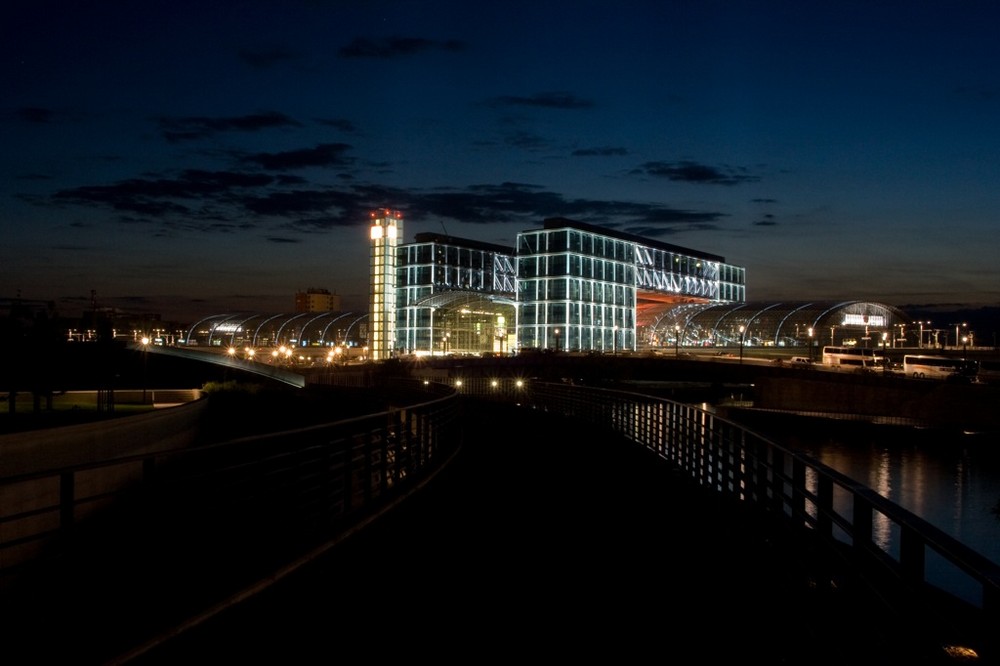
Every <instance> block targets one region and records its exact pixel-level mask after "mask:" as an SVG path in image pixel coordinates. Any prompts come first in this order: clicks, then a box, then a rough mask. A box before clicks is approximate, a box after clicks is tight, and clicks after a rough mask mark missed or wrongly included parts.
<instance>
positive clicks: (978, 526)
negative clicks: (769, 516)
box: [771, 424, 1000, 565]
mask: <svg viewBox="0 0 1000 666" xmlns="http://www.w3.org/2000/svg"><path fill="white" fill-rule="evenodd" d="M790 430H791V429H790ZM771 438H772V439H774V440H775V441H778V442H780V443H782V444H784V445H786V446H788V447H789V448H792V449H796V450H800V451H803V452H805V453H807V454H809V455H810V456H812V457H813V458H815V459H817V460H819V461H820V462H822V463H823V464H825V465H827V466H829V467H832V468H833V469H835V470H837V471H838V472H840V473H842V474H844V475H846V476H848V477H850V478H852V479H854V480H855V481H858V482H859V483H862V484H864V485H866V486H868V487H869V488H871V489H873V490H875V491H876V492H878V493H879V494H880V495H882V496H883V497H885V498H887V499H889V500H891V501H892V502H894V503H896V504H898V505H899V506H902V507H904V508H906V509H908V510H909V511H912V512H913V513H915V514H916V515H918V516H920V517H921V518H923V519H924V520H926V521H928V522H929V523H931V524H932V525H934V526H935V527H937V528H939V529H941V530H942V531H944V532H946V533H948V534H950V535H951V536H953V537H954V538H956V539H958V540H959V541H961V542H962V543H964V544H966V545H967V546H969V547H971V548H973V549H974V550H976V551H978V552H979V553H981V554H982V555H984V556H986V557H988V558H989V559H991V560H993V561H994V562H998V563H1000V517H998V514H997V513H996V508H997V506H998V502H1000V438H998V437H996V436H992V437H990V436H982V435H980V436H973V435H963V434H960V433H954V434H941V433H932V432H930V431H920V430H912V429H900V428H890V427H888V426H864V427H859V426H850V427H833V428H831V427H829V424H827V425H826V426H823V427H810V428H796V429H795V432H794V434H792V433H789V432H784V433H782V434H781V435H775V434H772V435H771ZM873 537H874V539H875V541H876V543H878V545H879V546H880V547H882V548H883V549H885V550H887V551H889V552H897V550H898V539H899V536H898V530H891V529H890V525H889V521H888V519H886V518H884V517H882V516H881V515H880V514H877V515H876V516H875V523H874V534H873ZM929 565H930V560H929Z"/></svg>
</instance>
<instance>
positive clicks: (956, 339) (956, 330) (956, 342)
mask: <svg viewBox="0 0 1000 666" xmlns="http://www.w3.org/2000/svg"><path fill="white" fill-rule="evenodd" d="M967 325H968V324H966V323H965V322H962V323H961V324H955V349H958V342H959V333H958V328H959V326H961V327H962V328H965V327H966V326H967Z"/></svg>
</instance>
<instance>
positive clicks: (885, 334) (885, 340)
mask: <svg viewBox="0 0 1000 666" xmlns="http://www.w3.org/2000/svg"><path fill="white" fill-rule="evenodd" d="M888 344H889V331H882V374H883V375H885V374H888V372H889V354H888V352H887V351H886V345H888Z"/></svg>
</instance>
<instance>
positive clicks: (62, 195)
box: [51, 169, 274, 217]
mask: <svg viewBox="0 0 1000 666" xmlns="http://www.w3.org/2000/svg"><path fill="white" fill-rule="evenodd" d="M273 181H274V179H273V178H272V177H271V176H268V175H266V174H247V173H239V172H229V171H202V170H197V169H189V170H186V171H184V172H182V173H181V174H180V176H179V177H177V178H156V179H148V178H147V179H143V178H132V179H129V180H123V181H120V182H118V183H115V184H113V185H85V186H81V187H74V188H70V189H66V190H59V191H57V192H55V193H54V194H53V195H52V197H51V199H52V200H53V201H55V202H57V203H65V202H69V203H76V204H86V205H96V206H106V207H108V208H111V209H113V210H116V211H121V212H132V213H137V214H140V215H144V216H150V217H163V216H165V215H168V214H169V215H195V213H194V211H193V210H191V209H189V208H188V207H186V206H184V205H181V204H179V203H177V202H176V201H175V200H176V199H190V200H195V199H205V198H212V197H216V196H218V195H220V194H224V193H228V192H230V191H231V190H233V189H242V188H257V187H263V186H265V185H269V184H271V183H272V182H273Z"/></svg>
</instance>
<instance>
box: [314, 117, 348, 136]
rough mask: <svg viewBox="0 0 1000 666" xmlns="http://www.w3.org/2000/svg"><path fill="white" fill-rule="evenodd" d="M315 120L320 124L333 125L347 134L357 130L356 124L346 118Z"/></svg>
mask: <svg viewBox="0 0 1000 666" xmlns="http://www.w3.org/2000/svg"><path fill="white" fill-rule="evenodd" d="M316 122H317V123H319V124H320V125H325V126H327V127H333V128H335V129H338V130H340V131H341V132H345V133H347V134H354V133H355V132H357V131H358V127H357V125H355V124H354V123H353V122H352V121H350V120H347V119H346V118H317V119H316Z"/></svg>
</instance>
